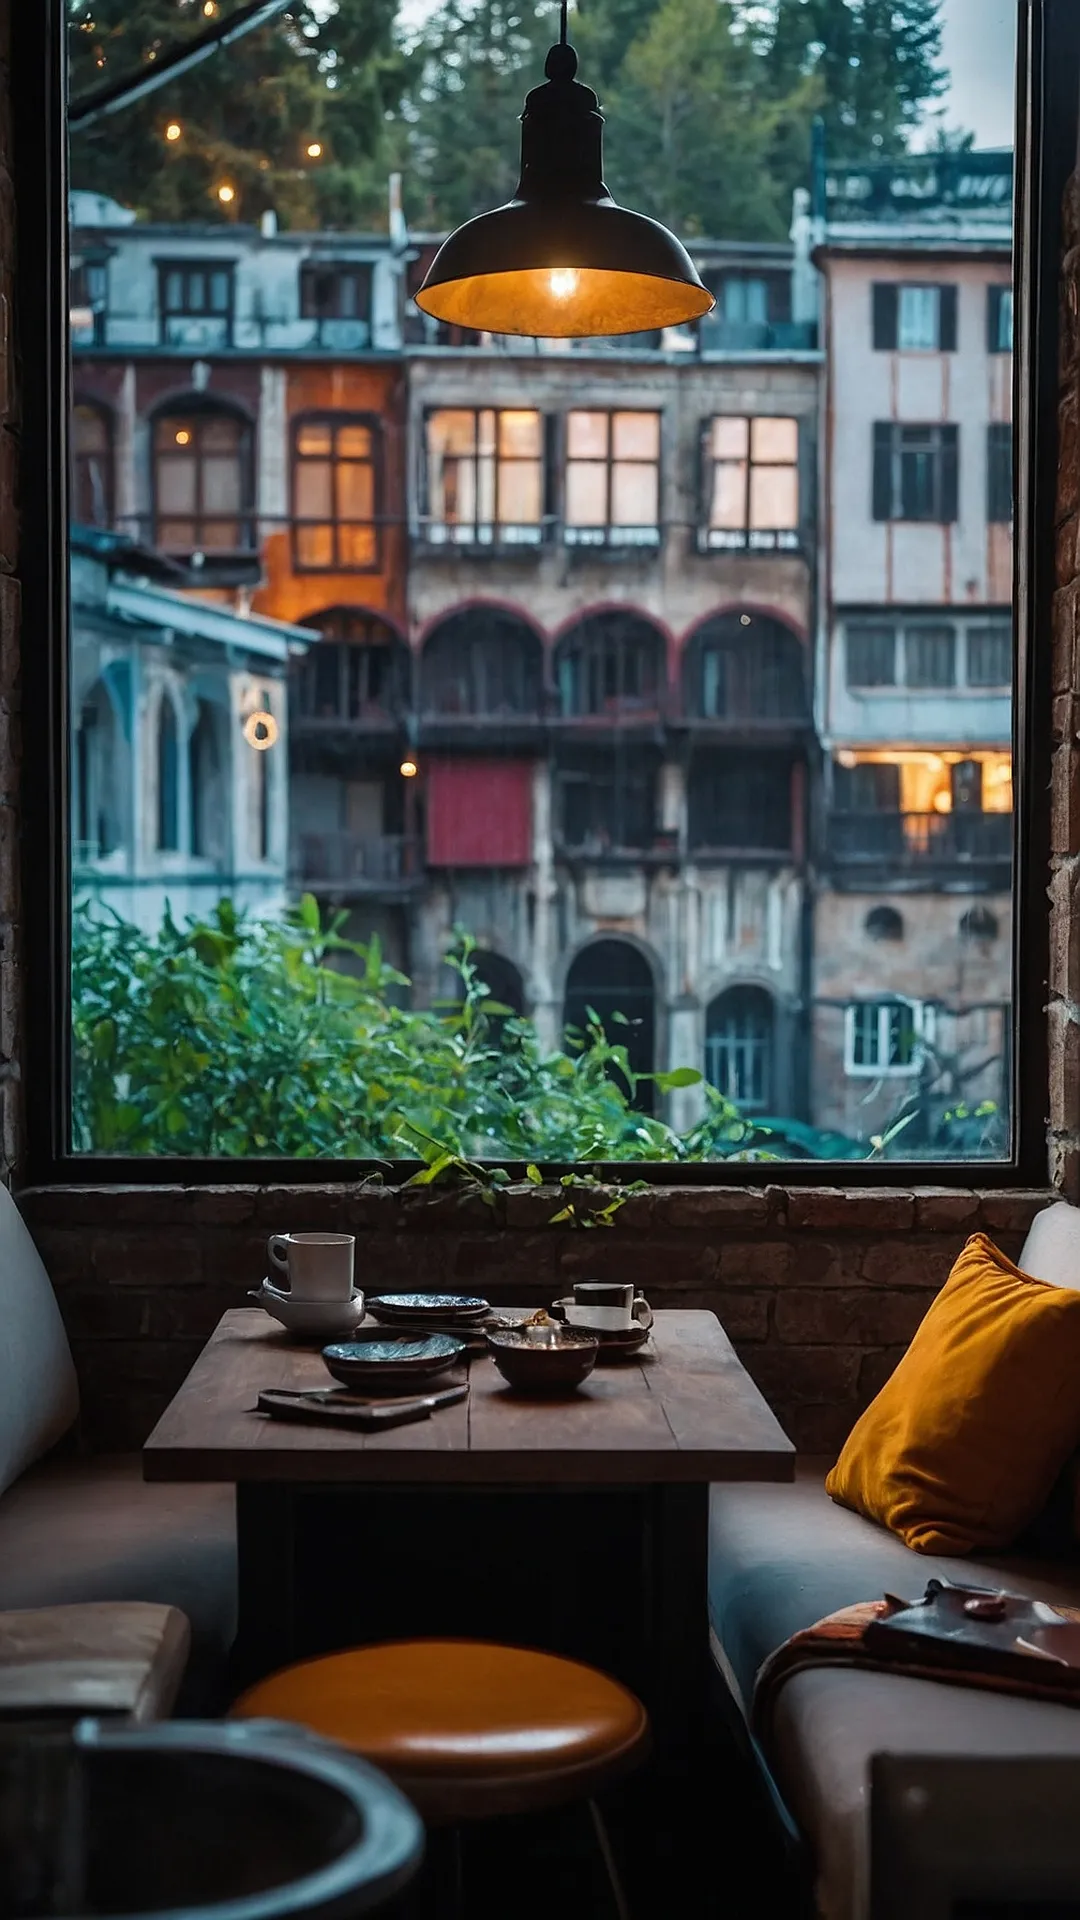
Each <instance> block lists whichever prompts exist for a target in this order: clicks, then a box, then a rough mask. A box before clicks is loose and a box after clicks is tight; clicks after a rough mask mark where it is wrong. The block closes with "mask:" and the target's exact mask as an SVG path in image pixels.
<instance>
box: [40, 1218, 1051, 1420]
mask: <svg viewBox="0 0 1080 1920" xmlns="http://www.w3.org/2000/svg"><path fill="white" fill-rule="evenodd" d="M564 1197H565V1196H564V1195H563V1194H562V1192H561V1190H557V1189H553V1190H541V1189H539V1188H533V1187H530V1188H527V1189H524V1190H521V1191H519V1190H517V1189H514V1190H512V1191H511V1192H509V1193H508V1194H506V1195H503V1196H500V1200H499V1205H498V1207H497V1209H495V1210H492V1209H491V1208H489V1207H487V1206H486V1205H484V1204H483V1203H482V1202H481V1201H479V1200H478V1199H473V1198H469V1199H468V1200H467V1201H465V1202H464V1203H462V1202H461V1201H460V1200H459V1199H458V1198H457V1197H456V1196H454V1195H448V1196H446V1197H445V1198H442V1199H435V1200H433V1198H432V1196H431V1195H430V1193H421V1192H414V1193H412V1194H405V1195H402V1194H399V1193H395V1192H393V1191H387V1192H378V1191H376V1192H368V1193H360V1192H359V1191H358V1190H357V1189H356V1188H355V1187H345V1186H341V1187H321V1188H310V1187H307V1188H304V1187H299V1188H290V1187H267V1188H254V1187H222V1188H217V1189H205V1188H204V1189H202V1190H195V1189H190V1188H189V1189H184V1188H176V1187H174V1188H134V1187H129V1188H121V1189H116V1188H113V1189H111V1190H101V1189H96V1190H95V1189H93V1188H69V1189H67V1190H65V1191H63V1192H53V1193H48V1192H46V1191H43V1190H37V1191H28V1192H27V1193H25V1194H24V1195H22V1196H21V1199H20V1204H21V1205H22V1207H23V1210H24V1212H25V1214H26V1217H27V1219H28V1220H29V1222H30V1226H31V1229H32V1231H33V1233H34V1237H35V1239H36V1240H37V1243H38V1245H39V1247H40V1248H41V1252H42V1255H43V1257H44V1259H45V1263H46V1265H47V1267H48V1269H49V1272H50V1274H51V1275H52V1278H53V1282H54V1284H55V1286H56V1289H57V1293H58V1295H59V1299H60V1305H61V1308H62V1310H63V1314H64V1318H65V1321H66V1323H67V1328H68V1332H69V1335H70V1337H71V1341H72V1345H73V1348H74V1351H75V1358H76V1362H77V1365H78V1369H79V1376H80V1380H81V1382H82V1389H83V1403H84V1406H83V1414H84V1419H83V1426H84V1435H85V1437H86V1439H87V1441H88V1442H89V1444H91V1445H92V1446H95V1447H110V1446H137V1445H139V1444H141V1442H142V1441H143V1440H144V1439H145V1437H146V1435H147V1433H148V1432H149V1430H150V1427H151V1425H152V1424H153V1422H154V1420H155V1419H156V1418H157V1415H158V1414H159V1413H160V1412H161V1411H162V1409H163V1407H164V1406H165V1404H166V1402H167V1400H168V1398H169V1397H170V1395H171V1394H172V1393H173V1392H174V1391H175V1390H176V1388H177V1387H178V1386H179V1384H180V1382H181V1380H182V1379H183V1377H184V1375H185V1373H186V1372H187V1370H188V1368H189V1367H190V1366H191V1364H192V1362H193V1360H194V1359H195V1357H196V1355H197V1354H198V1351H199V1348H200V1346H201V1345H202V1343H203V1341H204V1340H205V1339H206V1338H207V1337H208V1335H209V1334H210V1333H211V1332H212V1331H213V1328H214V1327H215V1325H216V1324H217V1321H218V1319H219V1317H220V1316H221V1314H222V1313H224V1312H225V1310H226V1309H227V1308H228V1307H234V1306H243V1305H244V1304H245V1293H246V1290H247V1289H248V1288H249V1287H253V1286H257V1285H258V1283H259V1280H260V1279H261V1278H262V1275H263V1274H264V1273H265V1272H266V1259H265V1247H266V1239H267V1236H268V1234H270V1233H275V1232H282V1231H287V1230H288V1229H290V1228H293V1229H300V1228H319V1227H321V1228H326V1229H331V1230H334V1231H339V1232H349V1233H355V1234H356V1235H357V1279H358V1283H359V1284H360V1285H362V1286H364V1287H366V1288H367V1289H368V1291H369V1292H371V1291H374V1290H376V1289H377V1288H380V1287H381V1288H396V1287H403V1286H408V1287H440V1286H444V1287H449V1286H452V1287H455V1288H458V1289H461V1288H466V1289H468V1290H469V1291H476V1292H480V1293H483V1294H484V1295H485V1296H486V1297H487V1298H488V1299H490V1300H491V1301H492V1302H493V1303H495V1304H496V1305H510V1304H517V1303H524V1304H529V1305H537V1306H540V1305H546V1304H548V1303H549V1302H550V1301H551V1300H553V1299H555V1298H557V1297H558V1296H559V1295H560V1294H562V1293H565V1292H566V1291H567V1290H568V1289H569V1287H570V1286H571V1285H572V1284H573V1282H574V1281H575V1280H580V1279H586V1278H592V1277H596V1278H599V1279H620V1280H633V1281H635V1282H636V1283H637V1284H638V1285H639V1286H640V1287H642V1288H643V1290H644V1291H645V1292H646V1293H647V1294H648V1296H649V1298H650V1300H651V1301H652V1302H653V1304H654V1305H656V1306H665V1305H666V1306H685V1307H708V1308H710V1309H711V1310H712V1311H713V1312H715V1313H716V1314H718V1316H719V1318H720V1320H721V1321H722V1322H723V1325H724V1326H725V1327H726V1328H727V1331H728V1333H729V1334H730V1336H731V1338H732V1340H733V1341H734V1343H735V1345H736V1347H737V1348H738V1351H739V1353H740V1355H741V1357H742V1359H743V1360H744V1362H745V1364H746V1365H747V1367H748V1368H749V1369H750V1372H751V1373H752V1374H753V1376H754V1378H755V1379H756V1380H757V1382H758V1385H759V1386H760V1387H761V1388H762V1391H763V1392H764V1393H765V1395H766V1397H767V1399H768V1400H769V1402H770V1404H771V1405H772V1406H773V1408H774V1409H775V1411H776V1413H777V1415H778V1417H779V1419H780V1420H781V1421H782V1423H783V1424H784V1426H785V1427H786V1428H787V1430H788V1432H789V1433H790V1435H791V1437H792V1439H793V1440H794V1441H795V1442H796V1444H797V1445H798V1446H800V1447H801V1448H803V1449H805V1450H807V1451H811V1452H827V1451H828V1450H829V1449H831V1448H834V1447H837V1446H839V1445H840V1443H841V1442H842V1441H843V1439H844V1437H845V1435H846V1434H847V1433H848V1431H849V1430H850V1427H851V1425H852V1423H853V1421H854V1420H855V1418H856V1417H857V1415H858V1414H859V1413H860V1412H861V1411H862V1409H863V1407H864V1406H865V1405H866V1404H867V1402H868V1401H869V1400H870V1399H872V1397H873V1395H874V1394H875V1393H876V1392H877V1389H878V1387H879V1386H880V1385H881V1383H882V1381H883V1380H884V1379H885V1378H886V1377H887V1375H888V1373H889V1372H890V1371H891V1369H892V1367H893V1366H894V1365H895V1363H896V1361H897V1360H898V1358H899V1357H900V1354H901V1352H902V1351H903V1349H904V1347H905V1345H906V1344H907V1342H908V1340H909V1339H910V1338H911V1335H912V1333H913V1332H914V1330H915V1328H916V1326H917V1325H918V1323H919V1320H920V1319H921V1318H922V1315H923V1314H924V1313H925V1311H926V1308H927V1307H928V1306H929V1304H930V1301H931V1299H932V1298H933V1295H934V1293H935V1292H936V1290H937V1289H938V1287H940V1286H941V1284H942V1282H943V1281H944V1279H945V1277H946V1275H947V1274H948V1271H949V1268H950V1266H951V1265H952V1262H953V1260H954V1259H955V1258H956V1255H957V1253H958V1252H959V1250H960V1248H961V1246H962V1245H963V1243H964V1240H965V1239H966V1237H967V1235H968V1234H969V1233H973V1232H975V1231H977V1230H978V1229H980V1228H981V1229H983V1230H985V1231H986V1232H987V1233H989V1234H991V1235H992V1236H993V1238H994V1240H995V1241H996V1242H997V1244H998V1245H999V1246H1001V1247H1002V1249H1003V1250H1004V1251H1005V1252H1007V1253H1010V1254H1012V1255H1015V1254H1016V1253H1017V1252H1018V1251H1019V1248H1020V1244H1021V1241H1022V1239H1023V1236H1024V1233H1025V1232H1026V1230H1027V1227H1028V1225H1029V1224H1030V1221H1031V1219H1032V1217H1033V1215H1034V1214H1035V1213H1036V1212H1037V1211H1038V1210H1039V1208H1040V1207H1042V1206H1045V1204H1046V1202H1047V1199H1048V1197H1049V1196H1048V1195H1047V1194H1046V1193H1000V1194H982V1195H979V1194H977V1193H973V1192H964V1191H955V1190H948V1191H945V1190H929V1189H920V1190H918V1191H914V1192H913V1191H911V1190H908V1189H904V1190H900V1189H897V1190H891V1189H890V1190H886V1189H881V1188H879V1189H878V1190H877V1191H876V1192H870V1191H863V1192H851V1191H847V1192H844V1191H841V1190H839V1189H835V1188H823V1187H818V1188H807V1189H805V1190H802V1191H797V1192H786V1191H785V1190H784V1189H782V1188H780V1187H772V1188H766V1189H765V1190H764V1191H744V1190H727V1191H720V1192H718V1191H716V1190H709V1189H704V1188H669V1189H666V1190H658V1191H656V1192H654V1193H650V1194H635V1195H632V1196H631V1197H630V1199H628V1200H627V1201H626V1203H625V1205H624V1206H623V1208H622V1210H621V1211H620V1212H619V1214H618V1215H617V1216H616V1224H615V1225H614V1226H613V1227H612V1228H610V1229H605V1230H593V1231H581V1230H575V1229H564V1228H559V1227H549V1226H548V1225H547V1222H548V1221H549V1220H550V1218H551V1216H552V1214H553V1213H554V1212H555V1211H556V1209H557V1208H558V1206H560V1205H561V1204H562V1200H563V1199H564Z"/></svg>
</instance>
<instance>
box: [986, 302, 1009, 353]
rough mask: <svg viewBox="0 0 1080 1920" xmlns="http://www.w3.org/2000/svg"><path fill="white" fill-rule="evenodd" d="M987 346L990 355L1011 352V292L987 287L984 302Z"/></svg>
mask: <svg viewBox="0 0 1080 1920" xmlns="http://www.w3.org/2000/svg"><path fill="white" fill-rule="evenodd" d="M986 325H987V344H988V346H989V348H990V352H991V353H1011V352H1012V350H1013V290H1012V288H1011V287H988V288H987V302H986Z"/></svg>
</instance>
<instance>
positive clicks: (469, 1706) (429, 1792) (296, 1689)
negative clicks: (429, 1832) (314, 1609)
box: [232, 1640, 649, 1824]
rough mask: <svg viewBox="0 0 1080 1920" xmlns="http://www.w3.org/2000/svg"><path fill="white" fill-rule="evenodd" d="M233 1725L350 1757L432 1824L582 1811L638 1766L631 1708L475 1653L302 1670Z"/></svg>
mask: <svg viewBox="0 0 1080 1920" xmlns="http://www.w3.org/2000/svg"><path fill="white" fill-rule="evenodd" d="M232 1713H233V1714H234V1715H236V1716H239V1717H241V1718H245V1719H251V1718H254V1717H258V1718H260V1719H274V1720H292V1721H295V1722H297V1723H298V1724H299V1725H301V1726H304V1727H310V1728H311V1730H312V1731H313V1732H315V1733H320V1734H323V1735H324V1736H325V1737H326V1738H327V1739H330V1740H337V1741H339V1742H340V1743H341V1745H342V1746H345V1747H351V1748H352V1749H353V1750H354V1752H356V1753H359V1754H362V1755H363V1756H364V1758H365V1759H366V1760H370V1761H371V1762H372V1763H373V1765H375V1766H377V1767H381V1768H382V1770H383V1772H384V1773H387V1774H389V1776H390V1778H391V1780H393V1781H395V1782H396V1783H397V1785H398V1786H399V1787H401V1788H402V1789H403V1791H404V1792H405V1793H407V1794H408V1796H409V1798H410V1799H411V1800H412V1801H414V1802H415V1804H416V1806H417V1807H418V1809H419V1811H420V1813H421V1814H422V1815H423V1816H424V1818H425V1819H426V1820H430V1821H432V1822H433V1823H435V1824H440V1823H444V1822H446V1823H456V1822H458V1821H465V1820H482V1819H487V1818H491V1817H493V1816H495V1815H497V1814H511V1813H530V1812H533V1811H536V1810H539V1809H541V1808H544V1807H551V1806H556V1805H558V1804H559V1802H561V1801H570V1800H589V1801H591V1800H592V1797H593V1795H594V1794H595V1793H596V1791H597V1790H598V1789H599V1788H600V1787H601V1786H604V1785H606V1784H607V1782H608V1781H610V1780H612V1779H614V1778H615V1776H616V1775H618V1774H620V1773H623V1772H625V1771H627V1770H628V1769H629V1768H631V1767H632V1766H634V1765H635V1764H636V1763H637V1762H638V1761H639V1760H641V1759H643V1758H644V1755H645V1751H646V1749H647V1746H648V1741H649V1721H648V1716H647V1714H646V1712H645V1709H644V1707H643V1706H642V1704H641V1702H640V1700H638V1699H637V1698H636V1697H635V1695H634V1694H632V1693H631V1692H629V1690H628V1689H627V1688H626V1687H622V1686H620V1685H619V1683H618V1681H616V1680H609V1679H608V1677H607V1676H606V1674H602V1673H598V1672H597V1671H596V1669H595V1668H593V1667H586V1666H582V1665H580V1664H579V1663H578V1662H577V1661H575V1660H563V1659H561V1658H559V1657H558V1656H557V1655H555V1654H551V1653H533V1652H529V1651H527V1650H525V1649H524V1648H520V1647H503V1646H494V1645H490V1644H488V1643H487V1642H485V1641H481V1640H400V1641H389V1642H387V1643H385V1644H383V1645H380V1646H372V1647H357V1648H355V1649H354V1650H353V1651H351V1652H348V1653H333V1654H328V1655H326V1656H325V1657H324V1658H322V1659H319V1660H305V1661H302V1662H300V1663H299V1664H298V1665H296V1666H292V1667H286V1668H284V1669H283V1671H282V1672H281V1673H275V1674H271V1675H270V1677H269V1679H267V1680H261V1681H259V1683H258V1684H257V1685H256V1686H254V1687H251V1688H249V1689H248V1691H247V1692H246V1693H244V1694H241V1696H240V1698H239V1700H237V1702H236V1703H235V1705H234V1706H233V1708H232Z"/></svg>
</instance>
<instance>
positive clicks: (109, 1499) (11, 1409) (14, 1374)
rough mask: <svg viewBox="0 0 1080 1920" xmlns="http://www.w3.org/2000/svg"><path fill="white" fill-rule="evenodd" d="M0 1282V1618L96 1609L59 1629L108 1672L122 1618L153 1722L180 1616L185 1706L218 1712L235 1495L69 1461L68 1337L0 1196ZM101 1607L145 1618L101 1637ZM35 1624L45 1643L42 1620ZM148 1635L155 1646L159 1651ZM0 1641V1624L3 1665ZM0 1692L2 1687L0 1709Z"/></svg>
mask: <svg viewBox="0 0 1080 1920" xmlns="http://www.w3.org/2000/svg"><path fill="white" fill-rule="evenodd" d="M0 1274H2V1276H3V1286H2V1312H0V1616H2V1613H3V1612H5V1611H9V1610H10V1611H18V1612H26V1611H27V1610H36V1609H40V1608H80V1607H81V1606H82V1605H83V1604H87V1603H92V1604H93V1605H94V1606H96V1607H97V1608H98V1609H99V1611H98V1612H97V1613H96V1614H94V1615H93V1616H91V1615H87V1616H86V1617H85V1618H84V1620H83V1621H82V1623H81V1625H80V1623H79V1622H77V1620H76V1617H75V1614H74V1613H71V1614H68V1615H67V1616H66V1618H65V1619H63V1620H58V1622H57V1631H58V1634H59V1635H60V1637H61V1639H62V1638H63V1636H64V1635H65V1634H66V1635H67V1637H68V1639H69V1641H70V1643H71V1644H72V1645H75V1644H76V1643H78V1642H79V1636H80V1634H81V1635H82V1640H81V1644H82V1650H83V1655H84V1657H85V1660H86V1661H89V1659H90V1649H91V1641H90V1640H89V1639H87V1637H86V1636H87V1635H91V1634H93V1635H94V1636H96V1638H95V1639H94V1641H93V1644H94V1645H96V1646H98V1648H99V1655H100V1659H101V1661H102V1662H104V1663H105V1665H104V1667H102V1669H101V1673H104V1671H105V1667H107V1666H108V1664H109V1662H115V1661H116V1660H118V1659H121V1657H122V1653H121V1650H122V1643H123V1625H124V1621H125V1620H126V1622H127V1625H128V1626H129V1628H130V1630H131V1639H130V1648H131V1652H132V1658H133V1659H134V1660H136V1662H139V1661H141V1662H144V1663H145V1661H146V1659H147V1657H148V1656H151V1655H152V1658H151V1667H152V1668H153V1677H152V1690H151V1694H150V1695H149V1696H147V1695H146V1694H145V1693H138V1686H136V1692H137V1693H138V1697H139V1700H140V1702H141V1705H140V1709H139V1711H140V1715H141V1717H150V1713H151V1708H150V1706H148V1705H147V1700H148V1699H149V1700H150V1701H151V1702H152V1705H153V1708H154V1710H157V1709H158V1707H160V1709H161V1710H163V1711H167V1710H168V1707H169V1705H170V1704H171V1701H172V1698H173V1696H174V1695H175V1693H176V1683H177V1682H178V1681H179V1677H180V1676H179V1673H178V1672H177V1671H176V1652H177V1645H178V1642H177V1637H176V1626H175V1622H173V1621H169V1620H166V1619H165V1617H164V1616H165V1614H166V1613H167V1611H168V1610H169V1609H178V1610H179V1612H180V1613H181V1614H183V1615H185V1616H186V1617H187V1620H188V1622H190V1627H191V1654H190V1661H189V1662H188V1664H187V1671H186V1673H185V1675H184V1679H183V1684H182V1687H181V1692H180V1705H181V1707H182V1708H183V1709H184V1710H185V1711H190V1712H210V1711H213V1710H215V1709H216V1708H217V1707H219V1706H220V1705H222V1704H223V1703H224V1670H225V1658H226V1654H227V1651H228V1648H229V1645H230V1643H231V1640H232V1636H233V1632H234V1628H235V1606H236V1602H235V1595H236V1536H235V1521H234V1507H233V1497H232V1490H231V1488H228V1487H198V1486H193V1487H180V1486H178V1487H156V1486H155V1487H151V1486H146V1485H144V1484H143V1481H142V1477H141V1471H140V1462H139V1460H138V1459H137V1458H123V1459H117V1458H111V1459H87V1458H83V1457H81V1456H79V1455H78V1454H77V1453H76V1451H75V1448H74V1443H73V1441H72V1440H71V1437H70V1434H71V1429H72V1427H73V1425H74V1422H75V1420H76V1418H77V1415H78V1406H79V1401H78V1387H77V1383H76V1379H75V1369H74V1365H73V1363H72V1359H71V1353H70V1349H69V1347H68V1343H67V1336H66V1335H65V1332H64V1327H63V1322H62V1320H61V1318H60V1311H59V1308H58V1307H57V1304H56V1298H55V1295H54V1293H53V1290H52V1287H51V1285H50V1283H49V1278H48V1275H47V1274H46V1272H45V1268H44V1266H43V1265H42V1262H41V1259H40V1257H39V1255H38V1252H37V1249H36V1248H35V1246H34V1243H33V1241H32V1239H31V1237H30V1234H29V1231H28V1229H27V1228H26V1226H25V1224H24V1222H23V1220H22V1218H21V1216H20V1214H19V1211H18V1208H17V1207H16V1205H15V1203H14V1201H13V1200H12V1198H11V1195H10V1194H9V1193H8V1192H7V1190H6V1189H5V1188H2V1187H0ZM43 1456H45V1457H43ZM104 1602H124V1603H139V1611H138V1613H135V1612H131V1613H127V1614H126V1615H124V1616H120V1615H117V1616H116V1617H115V1620H114V1628H113V1629H112V1630H107V1628H106V1625H105V1616H104V1614H103V1613H102V1612H101V1611H100V1605H101V1603H104ZM147 1609H150V1610H151V1611H150V1612H148V1611H147ZM154 1610H156V1615H155V1613H154ZM155 1619H156V1627H155V1626H154V1620H155ZM39 1627H40V1632H41V1634H42V1635H44V1632H45V1623H44V1622H41V1623H39ZM152 1629H153V1631H158V1630H159V1637H160V1644H159V1645H157V1646H156V1647H154V1648H151V1646H150V1638H151V1635H152ZM2 1635H3V1619H2V1617H0V1663H2V1662H3V1660H4V1653H3V1637H2ZM181 1637H182V1638H186V1634H185V1635H184V1636H181ZM57 1644H58V1645H59V1644H60V1642H59V1641H58V1642H57ZM154 1662H157V1663H158V1664H157V1665H154ZM10 1664H11V1663H10V1662H9V1666H10ZM183 1664H184V1663H183V1661H181V1662H180V1665H181V1667H182V1666H183ZM54 1671H55V1670H54ZM68 1671H69V1674H70V1668H69V1670H68ZM140 1671H141V1669H140ZM163 1674H164V1676H165V1678H164V1680H162V1678H161V1676H162V1675H163ZM99 1677H100V1676H99ZM129 1681H130V1675H129ZM159 1682H160V1684H159ZM9 1684H14V1683H13V1682H12V1681H11V1679H10V1674H9ZM103 1684H104V1683H103ZM131 1684H133V1685H134V1684H135V1683H134V1682H131ZM139 1684H140V1685H141V1682H140V1683H139ZM147 1684H148V1685H149V1684H151V1680H150V1671H149V1669H147ZM2 1692H3V1689H2V1685H0V1712H2V1711H3V1710H4V1707H3V1698H2ZM23 1704H25V1701H24V1703H23Z"/></svg>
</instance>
